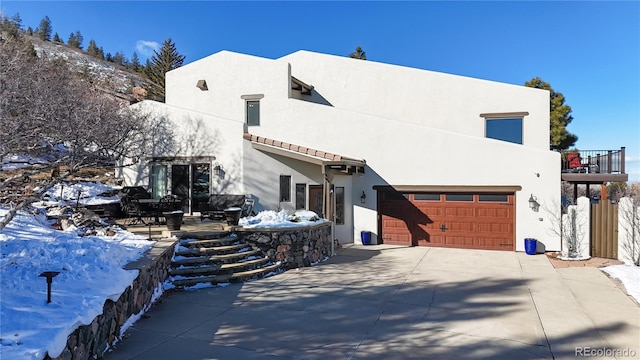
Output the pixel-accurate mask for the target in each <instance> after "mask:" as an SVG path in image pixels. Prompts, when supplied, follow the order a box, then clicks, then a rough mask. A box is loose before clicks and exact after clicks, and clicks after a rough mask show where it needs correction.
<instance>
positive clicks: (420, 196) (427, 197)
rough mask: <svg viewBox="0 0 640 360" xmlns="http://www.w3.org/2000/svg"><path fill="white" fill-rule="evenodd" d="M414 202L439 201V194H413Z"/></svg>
mask: <svg viewBox="0 0 640 360" xmlns="http://www.w3.org/2000/svg"><path fill="white" fill-rule="evenodd" d="M413 199H414V200H422V201H440V193H424V194H413Z"/></svg>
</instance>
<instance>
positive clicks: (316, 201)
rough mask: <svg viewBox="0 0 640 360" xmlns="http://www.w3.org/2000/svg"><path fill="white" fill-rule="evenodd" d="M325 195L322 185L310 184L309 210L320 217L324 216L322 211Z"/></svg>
mask: <svg viewBox="0 0 640 360" xmlns="http://www.w3.org/2000/svg"><path fill="white" fill-rule="evenodd" d="M323 197H324V196H323V191H322V185H309V210H310V211H313V212H315V213H316V214H318V216H320V217H324V215H323V213H322V203H323V201H322V199H323Z"/></svg>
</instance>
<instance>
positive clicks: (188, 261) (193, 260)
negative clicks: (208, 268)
mask: <svg viewBox="0 0 640 360" xmlns="http://www.w3.org/2000/svg"><path fill="white" fill-rule="evenodd" d="M260 254H261V252H260V251H259V250H250V251H246V252H242V253H232V254H224V255H214V256H198V257H187V258H183V259H177V260H174V261H173V264H174V265H176V266H189V265H191V266H193V265H198V264H200V265H203V264H207V263H223V264H228V263H232V262H237V261H238V260H242V259H244V258H246V257H248V256H254V255H260Z"/></svg>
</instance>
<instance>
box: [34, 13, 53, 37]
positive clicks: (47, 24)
mask: <svg viewBox="0 0 640 360" xmlns="http://www.w3.org/2000/svg"><path fill="white" fill-rule="evenodd" d="M51 31H53V28H52V27H51V20H50V19H49V17H48V16H45V17H44V18H42V20H40V25H39V26H38V28H37V29H36V35H37V36H38V38H39V39H40V40H43V41H51Z"/></svg>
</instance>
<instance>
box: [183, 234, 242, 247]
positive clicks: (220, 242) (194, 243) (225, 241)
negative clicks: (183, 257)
mask: <svg viewBox="0 0 640 360" xmlns="http://www.w3.org/2000/svg"><path fill="white" fill-rule="evenodd" d="M238 241H239V240H238V238H235V237H229V236H226V237H222V238H219V239H204V240H190V241H181V242H180V246H183V247H187V248H210V247H217V246H225V245H231V244H233V243H235V242H238Z"/></svg>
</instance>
